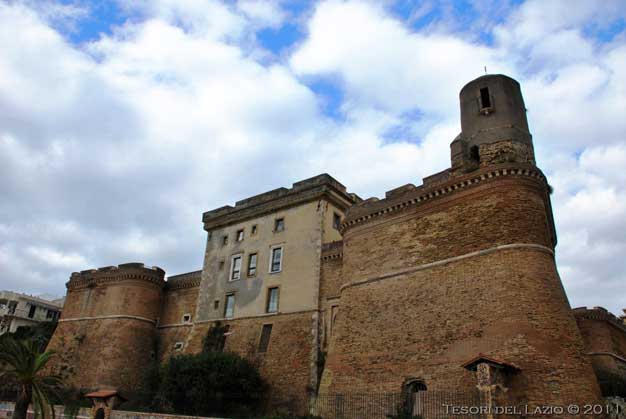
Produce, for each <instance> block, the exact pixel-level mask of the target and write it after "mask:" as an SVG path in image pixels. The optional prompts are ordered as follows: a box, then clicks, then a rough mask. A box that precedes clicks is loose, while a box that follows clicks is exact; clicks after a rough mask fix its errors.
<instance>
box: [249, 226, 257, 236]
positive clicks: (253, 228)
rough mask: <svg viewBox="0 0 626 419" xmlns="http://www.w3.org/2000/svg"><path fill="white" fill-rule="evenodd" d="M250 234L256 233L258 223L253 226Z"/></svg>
mask: <svg viewBox="0 0 626 419" xmlns="http://www.w3.org/2000/svg"><path fill="white" fill-rule="evenodd" d="M250 234H252V235H253V236H254V235H255V234H256V224H255V225H253V226H252V229H251V231H250Z"/></svg>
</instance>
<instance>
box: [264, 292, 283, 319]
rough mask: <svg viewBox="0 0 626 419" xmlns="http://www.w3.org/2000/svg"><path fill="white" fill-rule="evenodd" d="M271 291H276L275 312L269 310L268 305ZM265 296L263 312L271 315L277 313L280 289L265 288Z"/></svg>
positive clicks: (270, 300) (270, 299)
mask: <svg viewBox="0 0 626 419" xmlns="http://www.w3.org/2000/svg"><path fill="white" fill-rule="evenodd" d="M272 290H276V310H270V305H271V302H272V298H271V296H272V293H271V291H272ZM265 295H266V297H265V298H266V299H267V301H266V302H265V312H266V313H269V314H272V313H278V311H279V304H280V287H268V288H267V292H266V293H265Z"/></svg>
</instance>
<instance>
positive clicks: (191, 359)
mask: <svg viewBox="0 0 626 419" xmlns="http://www.w3.org/2000/svg"><path fill="white" fill-rule="evenodd" d="M160 375H161V382H160V385H159V390H158V393H157V396H156V403H157V405H158V407H159V408H160V409H159V410H162V411H164V412H173V413H178V414H183V415H193V416H228V417H253V416H252V415H251V413H252V412H255V411H258V409H259V408H260V406H261V404H262V402H263V400H264V396H265V393H266V384H265V383H264V382H263V380H262V378H261V376H260V374H259V372H258V371H257V369H256V368H255V367H254V366H253V365H252V364H251V363H250V362H249V361H247V360H246V359H243V358H241V357H240V356H238V355H236V354H233V353H223V352H203V353H200V354H197V355H180V356H176V357H173V358H170V359H169V360H168V361H167V363H166V364H165V365H164V366H163V369H162V371H161V374H160Z"/></svg>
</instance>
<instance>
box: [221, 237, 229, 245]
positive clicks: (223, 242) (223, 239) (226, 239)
mask: <svg viewBox="0 0 626 419" xmlns="http://www.w3.org/2000/svg"><path fill="white" fill-rule="evenodd" d="M227 244H228V236H224V237H222V246H226V245H227Z"/></svg>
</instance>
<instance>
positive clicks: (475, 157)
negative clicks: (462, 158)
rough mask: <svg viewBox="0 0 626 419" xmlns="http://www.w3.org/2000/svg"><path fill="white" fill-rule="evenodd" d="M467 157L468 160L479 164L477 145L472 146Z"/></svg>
mask: <svg viewBox="0 0 626 419" xmlns="http://www.w3.org/2000/svg"><path fill="white" fill-rule="evenodd" d="M469 157H470V160H471V161H473V162H475V163H479V162H480V151H479V150H478V146H477V145H473V146H471V147H470V150H469Z"/></svg>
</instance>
